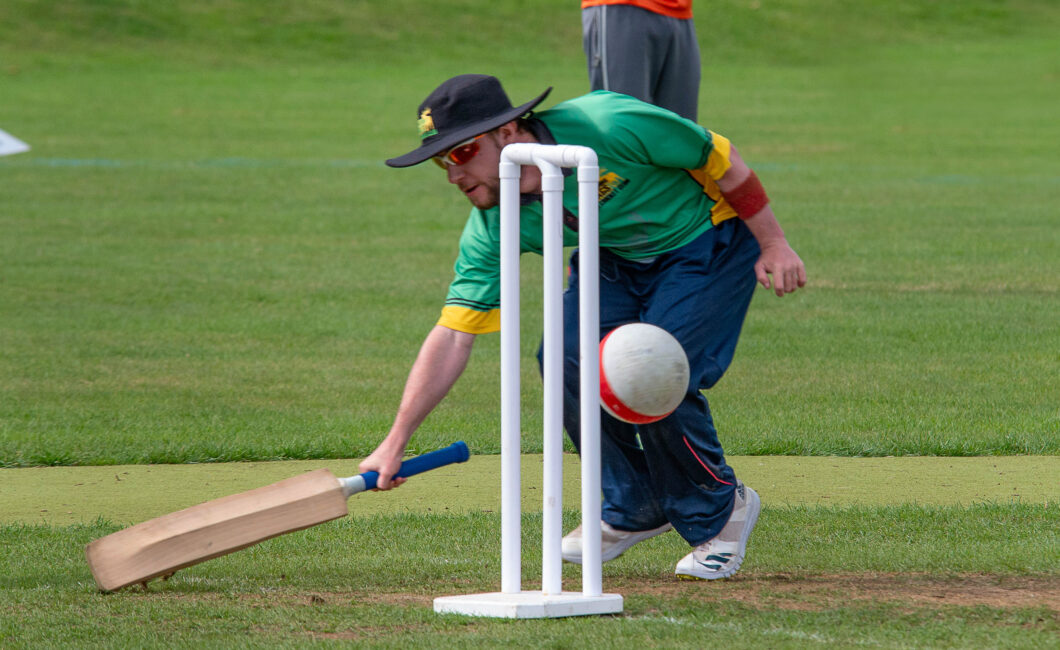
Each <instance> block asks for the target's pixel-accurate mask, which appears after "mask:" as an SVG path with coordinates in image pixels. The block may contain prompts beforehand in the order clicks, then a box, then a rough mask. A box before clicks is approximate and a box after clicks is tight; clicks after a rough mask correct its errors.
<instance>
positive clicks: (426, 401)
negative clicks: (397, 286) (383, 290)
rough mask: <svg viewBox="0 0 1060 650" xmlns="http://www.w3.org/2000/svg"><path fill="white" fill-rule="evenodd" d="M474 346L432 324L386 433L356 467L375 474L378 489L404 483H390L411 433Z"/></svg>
mask: <svg viewBox="0 0 1060 650" xmlns="http://www.w3.org/2000/svg"><path fill="white" fill-rule="evenodd" d="M474 343H475V335H474V334H468V333H467V332H458V331H457V330H454V329H450V328H448V327H445V326H442V325H435V327H434V329H432V330H431V332H430V333H429V334H428V335H427V338H426V340H424V342H423V346H422V347H421V348H420V352H419V355H418V356H417V357H416V361H415V363H413V364H412V370H411V371H409V377H408V380H407V381H406V382H405V392H404V393H403V394H402V396H401V405H400V406H399V407H398V412H397V416H396V417H395V418H394V424H393V426H391V427H390V433H388V434H387V436H386V438H385V439H384V440H383V442H381V443H379V446H378V447H376V449H375V451H373V452H372V454H371V455H370V456H368V457H367V458H365V459H364V460H363V461H361V464H360V471H361V472H369V471H375V472H379V480H378V482H377V483H376V486H377V487H378V488H379V489H381V490H389V489H390V488H391V487H395V486H398V485H401V484H402V483H404V482H405V479H403V478H398V479H395V480H394V481H391V477H392V476H393V475H394V474H395V473H396V472H397V471H398V469H400V467H401V458H402V456H403V455H404V453H405V447H406V446H408V442H409V439H410V438H411V437H412V434H413V432H415V431H416V429H417V428H418V427H419V426H420V424H421V423H422V422H423V420H424V419H425V418H426V417H427V415H428V414H430V412H431V411H433V410H434V407H436V406H438V404H439V403H440V402H441V401H442V399H443V398H444V397H445V396H446V395H447V394H448V393H449V390H450V389H451V388H452V387H453V385H454V384H455V383H456V380H457V379H459V378H460V375H461V374H462V373H463V372H464V368H466V367H467V361H468V359H469V358H470V356H471V347H472V345H473V344H474Z"/></svg>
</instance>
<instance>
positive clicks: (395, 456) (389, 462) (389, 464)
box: [358, 445, 407, 490]
mask: <svg viewBox="0 0 1060 650" xmlns="http://www.w3.org/2000/svg"><path fill="white" fill-rule="evenodd" d="M401 455H402V451H398V452H394V451H392V450H389V449H384V447H383V445H380V446H379V447H377V448H376V450H375V451H373V452H372V454H371V455H370V456H368V458H365V459H364V460H362V461H361V464H360V465H359V466H358V469H359V470H360V471H361V473H364V472H378V473H379V478H378V479H377V480H376V483H375V489H376V490H389V489H391V488H396V487H398V486H399V485H401V484H402V483H404V482H405V481H406V480H407V479H405V478H404V477H402V476H399V477H397V478H394V474H397V473H398V470H400V469H401Z"/></svg>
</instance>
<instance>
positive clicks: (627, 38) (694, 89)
mask: <svg viewBox="0 0 1060 650" xmlns="http://www.w3.org/2000/svg"><path fill="white" fill-rule="evenodd" d="M582 44H583V46H584V48H585V58H586V61H587V62H588V65H589V84H590V86H591V88H592V90H610V91H613V92H616V93H622V94H624V95H630V96H633V97H636V98H637V99H640V100H641V101H645V102H648V103H649V104H655V105H656V106H660V107H662V108H666V109H669V110H671V111H673V112H675V113H677V114H678V115H680V116H681V117H686V118H688V119H690V120H692V121H693V122H695V121H697V117H698V107H699V82H700V62H699V43H698V42H697V41H696V27H695V25H694V24H693V22H692V0H582Z"/></svg>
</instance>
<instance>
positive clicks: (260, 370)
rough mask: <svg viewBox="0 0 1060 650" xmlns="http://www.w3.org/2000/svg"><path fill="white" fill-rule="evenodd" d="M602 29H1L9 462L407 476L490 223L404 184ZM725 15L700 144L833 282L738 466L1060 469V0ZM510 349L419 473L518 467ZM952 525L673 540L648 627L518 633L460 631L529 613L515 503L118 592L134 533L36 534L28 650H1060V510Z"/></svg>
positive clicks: (366, 21)
mask: <svg viewBox="0 0 1060 650" xmlns="http://www.w3.org/2000/svg"><path fill="white" fill-rule="evenodd" d="M579 21H580V19H579V15H578V8H577V3H574V2H570V1H568V0H536V1H535V2H528V1H525V0H494V1H492V2H485V1H484V0H450V1H447V2H445V3H440V4H432V3H422V2H416V1H414V0H389V1H388V2H385V3H384V2H368V1H353V0H351V1H348V2H332V1H328V0H306V1H304V2H299V3H297V4H293V3H284V2H279V1H278V0H265V1H259V2H252V1H251V0H212V1H207V0H188V1H186V2H181V3H157V2H147V1H145V0H95V1H92V0H57V1H52V2H48V1H44V0H7V1H5V2H4V3H0V129H3V130H5V131H8V132H10V133H12V134H14V135H16V136H17V137H19V138H21V139H23V140H25V141H27V142H28V143H29V144H30V145H31V146H32V147H33V149H32V151H31V152H29V153H25V154H20V155H17V156H11V157H4V158H0V261H2V263H0V467H3V468H6V469H0V472H17V471H23V470H22V469H16V468H28V467H38V466H72V465H86V466H102V465H115V464H150V463H216V462H219V461H264V460H288V459H350V458H356V457H360V456H363V455H365V454H367V453H368V452H370V451H371V450H372V449H373V448H374V445H375V444H376V442H377V441H378V440H379V439H380V438H381V436H382V435H383V434H384V433H385V431H386V429H387V428H388V427H389V424H390V418H391V417H392V415H393V410H394V408H395V407H396V404H397V401H398V398H399V396H400V391H401V388H402V385H403V382H404V379H405V376H406V372H407V369H408V366H409V364H410V363H411V361H412V359H413V358H414V356H415V353H416V351H417V349H418V346H419V343H420V342H421V340H422V337H423V336H424V334H425V333H426V332H427V331H428V329H429V328H430V326H431V325H432V324H433V322H434V320H435V318H436V317H437V313H438V310H439V308H440V304H441V299H442V297H443V296H444V292H445V289H446V286H447V284H448V281H449V274H450V269H451V265H452V261H453V258H454V255H455V244H456V238H457V236H458V234H459V232H460V230H461V228H462V226H463V221H464V217H465V214H466V210H467V207H466V205H465V203H464V201H463V199H462V198H461V197H459V196H457V195H456V193H455V192H454V191H452V190H451V189H450V188H449V187H447V186H446V184H445V183H444V181H443V180H442V179H441V178H440V177H439V175H438V173H437V170H434V169H428V168H426V167H424V168H414V169H410V170H404V171H395V170H391V169H388V168H386V167H385V166H384V165H383V164H382V160H383V159H384V158H386V157H389V156H393V155H396V154H399V153H403V152H404V151H406V150H408V149H410V148H412V147H413V146H414V145H415V126H414V125H415V117H416V116H415V114H414V112H415V107H416V106H417V105H418V103H419V102H420V101H421V100H422V98H423V97H424V96H425V95H426V93H427V92H429V91H430V89H431V88H433V87H434V86H435V85H436V84H437V83H439V82H440V81H441V80H443V79H444V78H446V77H448V76H450V75H453V74H458V73H463V72H487V73H492V74H496V75H498V76H500V77H501V78H502V79H503V80H504V82H505V85H506V87H507V89H508V91H509V93H510V95H511V96H512V99H513V101H520V100H522V101H525V100H526V99H529V98H530V97H532V96H535V95H536V94H537V93H539V92H541V90H543V88H545V87H547V86H554V87H555V90H554V91H553V95H552V98H550V100H549V101H548V102H547V103H546V105H550V104H551V103H552V102H553V101H558V100H560V99H562V98H565V97H569V96H573V95H576V94H579V93H581V92H584V91H585V90H587V82H586V76H585V71H584V61H583V58H582V53H581V44H580V22H579ZM697 25H698V27H699V33H700V34H699V35H700V39H701V45H702V51H703V59H704V84H703V89H702V93H701V101H700V106H701V109H700V110H701V115H700V121H701V122H703V123H704V124H707V125H708V126H710V127H711V128H712V129H714V130H716V131H718V132H721V133H723V134H725V135H727V136H729V137H730V138H731V139H732V140H733V141H734V142H735V143H736V144H737V145H738V146H739V147H740V149H741V151H742V152H743V154H744V156H745V157H746V158H747V159H748V160H749V162H750V163H751V164H752V166H753V167H755V168H756V169H757V170H758V172H759V174H760V175H761V177H762V178H763V182H764V183H765V184H766V186H767V188H768V189H769V192H770V195H771V197H772V198H773V203H774V207H775V208H776V210H777V212H778V215H779V217H780V219H781V222H782V224H783V225H784V227H785V229H786V231H787V233H788V236H789V239H790V241H791V242H792V244H793V246H794V247H795V248H796V250H798V251H799V253H800V254H801V255H802V257H803V259H804V260H805V261H806V263H807V268H808V272H809V277H810V285H809V286H808V287H807V288H806V290H804V291H802V292H799V293H796V294H794V295H793V296H789V297H786V298H784V299H782V300H778V299H776V298H775V297H773V296H772V295H771V294H769V293H768V292H765V291H761V292H760V293H759V294H758V295H757V296H756V298H755V300H754V304H753V305H752V309H751V313H750V315H749V317H748V320H747V325H746V327H745V330H744V336H743V338H742V339H741V344H740V348H739V351H738V354H737V358H736V361H735V363H734V364H733V366H732V368H731V369H730V371H729V372H728V374H727V375H726V377H725V379H724V380H723V381H722V382H721V383H720V384H719V385H718V386H716V387H715V388H713V389H712V390H711V391H710V392H709V394H708V397H709V399H710V400H711V404H712V406H713V409H714V411H715V416H716V420H717V422H718V425H719V429H720V431H721V434H722V441H723V443H724V444H725V447H726V450H727V451H728V453H729V454H733V455H739V456H746V457H753V456H763V457H765V456H776V455H786V456H804V457H805V456H815V457H824V456H844V457H852V458H854V457H874V458H879V460H880V461H881V462H883V461H885V457H888V456H925V457H932V456H933V457H956V456H979V457H984V456H1021V457H1030V456H1050V457H1055V456H1057V455H1060V401H1058V399H1057V396H1060V372H1058V371H1057V369H1058V367H1060V328H1058V326H1057V323H1060V256H1058V255H1057V251H1060V234H1058V233H1060V228H1058V226H1060V218H1058V214H1060V159H1058V157H1057V147H1056V143H1057V142H1060V122H1057V120H1056V118H1055V113H1056V109H1055V107H1056V106H1058V105H1060V63H1058V61H1057V58H1056V45H1055V44H1056V39H1055V35H1056V33H1057V30H1058V28H1060V9H1058V8H1057V7H1056V6H1055V3H1052V2H1049V1H1047V0H1008V1H1005V0H966V1H964V2H955V1H935V2H929V1H928V0H920V1H917V0H895V1H894V2H888V3H883V2H866V3H846V2H838V1H834V0H832V1H827V2H810V1H809V0H777V1H770V2H750V1H747V0H719V1H718V2H711V3H704V4H703V6H699V4H698V3H697ZM427 167H429V166H427ZM538 266H539V263H538V261H537V260H536V259H527V260H526V264H525V266H524V268H525V270H526V272H527V275H528V276H529V278H528V280H527V281H526V290H527V294H528V297H527V300H528V301H529V303H530V304H529V305H527V306H526V308H525V313H526V314H528V315H530V314H536V312H535V310H534V309H533V306H532V305H533V304H534V301H535V300H538V299H539V298H538V297H537V296H536V293H535V292H536V290H537V289H536V287H537V284H536V283H535V282H533V280H532V278H533V277H534V275H535V274H536V273H538V272H539V270H538V268H537V267H538ZM524 330H525V336H524V341H525V345H526V357H527V358H528V359H529V358H530V356H531V355H532V353H533V351H534V349H535V348H536V345H537V343H536V341H537V337H538V334H539V327H538V324H537V322H535V320H534V318H533V317H529V316H528V318H527V320H526V322H525V323H524ZM496 338H497V337H482V340H480V341H479V342H478V344H477V346H476V350H475V353H474V355H473V359H472V363H471V365H470V368H469V370H468V372H467V373H466V374H465V376H464V378H463V379H462V380H461V381H460V383H459V384H458V385H457V387H456V390H455V391H454V393H453V394H452V395H451V396H450V398H449V399H447V400H446V402H445V403H443V405H442V406H441V407H440V409H439V410H438V411H437V412H436V413H434V414H433V415H432V416H431V417H430V418H429V419H428V421H427V422H426V423H425V425H424V427H423V429H422V430H421V432H420V433H419V434H418V435H417V437H416V438H415V440H414V449H413V450H412V451H416V452H418V451H424V450H429V449H433V448H436V447H440V446H443V445H446V444H448V443H449V442H451V441H452V440H454V439H457V438H460V439H464V440H466V441H467V442H468V443H469V445H470V446H471V447H472V449H473V451H474V453H476V454H495V453H497V451H498V450H499V441H498V438H497V433H496V428H497V408H498V406H497V403H498V399H497V394H496V376H497V374H498V354H497V349H498V341H497V340H496ZM526 365H527V368H526V371H525V372H526V379H525V381H524V382H523V384H524V386H526V390H527V406H526V412H525V414H524V422H525V427H526V433H525V436H524V449H525V450H526V451H527V452H539V451H540V446H541V445H540V434H539V433H538V431H539V430H540V417H539V409H538V407H537V406H536V403H537V401H536V400H538V399H539V381H538V380H537V377H536V369H535V368H534V366H533V364H530V363H527V364H526ZM1030 460H1036V459H1030ZM1044 466H1045V467H1047V468H1050V469H1048V470H1047V471H1052V472H1055V467H1056V466H1055V464H1048V463H1047V464H1046V465H1044ZM217 469H218V471H223V466H220V465H218V466H217ZM924 472H925V475H929V474H930V470H924ZM917 479H918V477H917V476H916V475H913V476H907V475H900V476H898V475H896V476H895V477H894V478H893V480H892V481H891V483H893V484H898V485H901V484H903V483H905V484H908V488H907V491H908V492H913V493H915V491H916V490H917V489H918V487H917ZM424 480H426V479H424ZM780 480H781V482H783V477H781V478H780ZM967 480H968V481H971V482H973V483H974V482H975V481H978V480H983V477H982V476H975V475H973V476H970V477H969V478H968V479H967ZM1043 484H1044V485H1047V486H1048V485H1053V486H1060V476H1045V477H1044V479H1043ZM893 488H894V485H888V489H893ZM170 489H171V488H170ZM454 492H456V493H455V494H450V495H446V496H447V497H449V498H452V499H459V493H458V491H455V490H454ZM145 496H146V495H145ZM388 496H389V495H388ZM928 503H933V502H930V501H928V500H922V501H919V502H917V500H916V499H915V498H912V499H909V498H907V499H901V500H898V501H896V502H894V503H893V504H891V505H886V504H877V503H873V504H844V505H839V506H827V505H815V504H801V505H791V504H784V502H780V503H777V502H774V504H773V505H770V504H769V503H767V504H766V510H765V514H764V515H763V519H762V523H761V524H760V528H759V529H757V530H756V533H755V537H754V538H753V540H752V543H751V549H750V553H749V556H748V560H747V564H746V565H745V568H744V570H743V571H741V573H740V574H739V576H738V578H737V579H734V580H731V581H727V582H726V583H724V584H720V585H715V584H710V585H698V584H696V585H689V584H684V583H676V582H674V581H673V580H672V575H671V574H672V569H673V563H674V562H675V561H676V560H677V558H679V557H680V555H681V554H683V552H684V551H683V549H681V548H680V544H679V543H678V540H676V539H670V538H668V537H665V538H660V539H657V540H652V542H650V543H648V544H644V545H642V546H643V547H637V548H636V549H634V550H633V551H631V552H630V554H629V555H628V556H626V557H623V558H622V559H621V560H618V561H616V562H614V563H611V564H608V565H607V566H606V567H605V587H606V588H608V589H614V590H616V591H620V592H621V593H624V594H625V595H626V611H625V613H624V614H623V615H622V616H618V617H608V618H604V619H593V620H567V621H540V622H534V623H527V624H516V625H512V624H507V623H504V622H497V621H481V620H464V619H460V618H449V617H437V616H435V615H434V614H432V613H431V612H430V607H429V603H430V598H431V597H433V596H437V595H442V594H446V593H453V592H463V591H474V590H483V589H494V588H496V581H497V580H498V576H499V569H498V567H497V563H496V560H497V558H498V555H499V554H498V552H497V548H496V546H497V544H498V541H497V539H496V529H497V525H498V517H497V516H496V513H492V512H483V511H482V510H481V509H479V510H475V511H468V512H466V513H464V514H453V513H447V514H442V513H439V512H437V511H436V512H432V513H424V512H409V513H405V514H400V513H381V514H375V515H370V516H365V517H351V518H349V519H347V520H344V521H341V522H336V523H333V524H329V525H327V526H323V527H320V528H318V529H314V530H311V531H306V532H304V533H299V534H297V535H292V536H289V537H288V538H281V539H277V540H273V541H272V542H269V543H268V544H266V545H262V546H260V547H257V548H256V549H254V550H252V551H248V552H246V553H241V554H237V555H234V556H231V557H229V558H224V559H223V560H218V561H216V562H214V563H208V564H206V565H203V566H202V567H199V568H197V569H194V570H191V571H188V572H186V573H181V574H178V575H177V577H175V578H174V579H173V580H172V581H170V582H169V583H166V584H165V585H156V586H153V587H152V590H151V591H150V592H149V593H140V592H126V593H121V594H117V595H114V596H107V597H104V596H101V595H99V594H97V593H96V592H95V591H94V589H93V587H92V585H91V584H90V582H89V578H88V574H87V570H86V568H85V566H84V563H83V558H82V557H81V555H80V554H81V547H82V545H83V544H84V543H86V542H87V541H89V540H91V539H93V538H95V537H98V536H100V535H102V534H105V533H107V532H110V531H113V530H115V529H117V528H118V527H120V526H121V525H124V524H127V523H130V522H128V521H124V520H121V519H114V518H111V517H110V516H108V515H107V513H106V512H103V511H101V512H91V513H82V514H87V516H86V517H84V518H82V519H80V521H85V522H86V523H80V524H62V523H39V522H38V521H35V520H22V521H11V520H10V519H9V518H4V517H0V521H2V522H4V523H3V524H2V525H0V611H4V612H13V613H14V614H15V615H12V616H9V615H7V614H5V615H4V616H3V617H0V646H4V647H40V646H83V645H110V646H116V647H117V646H161V645H178V646H185V645H197V646H202V645H205V646H218V647H219V646H226V647H227V646H240V645H245V646H264V645H290V646H303V645H312V644H315V643H336V642H337V643H341V644H343V645H353V646H384V645H387V646H392V645H394V644H395V643H402V642H404V643H415V644H416V645H419V646H425V647H453V646H457V647H491V646H497V645H501V644H504V645H521V646H534V647H581V646H584V645H588V644H589V643H594V644H597V645H607V646H614V647H628V646H655V647H702V645H703V640H704V639H705V638H709V639H710V641H711V643H712V644H713V645H718V644H723V645H727V646H732V647H812V646H820V645H836V646H840V647H846V646H863V645H868V646H882V647H969V648H970V647H1036V648H1040V647H1060V551H1058V550H1057V549H1058V548H1060V540H1058V539H1057V534H1058V532H1057V531H1058V530H1060V510H1058V504H1060V488H1058V489H1054V490H1053V492H1052V493H1049V492H1048V491H1047V493H1046V495H1045V496H1044V497H1043V498H1036V499H1033V500H1025V501H1020V500H1016V499H998V500H994V501H989V500H983V501H978V502H975V503H961V504H941V505H935V504H933V505H927V504H928ZM57 507H58V505H57ZM574 514H575V513H573V512H572V513H569V516H570V517H571V521H573V518H574ZM96 515H100V516H101V518H100V519H98V520H96V519H95V517H96ZM535 523H536V520H535V519H534V517H533V516H532V515H528V518H527V525H526V529H527V530H528V531H529V532H528V540H527V543H528V545H529V547H530V548H528V550H527V554H526V557H527V561H528V562H529V566H528V568H527V575H529V576H532V575H533V573H532V571H533V559H534V557H535V554H534V552H533V545H534V544H535V543H537V544H539V541H537V540H535V539H534V538H533V535H532V534H530V533H531V532H532V531H533V528H534V525H535ZM27 549H31V550H32V552H31V553H28V554H27V553H26V550H27ZM537 556H538V557H539V554H538V555H537ZM394 567H401V568H400V570H397V571H395V570H394ZM566 570H567V571H568V572H570V573H568V574H567V576H568V578H570V579H571V580H572V584H575V583H576V576H577V572H576V571H573V570H572V568H571V567H567V569H566Z"/></svg>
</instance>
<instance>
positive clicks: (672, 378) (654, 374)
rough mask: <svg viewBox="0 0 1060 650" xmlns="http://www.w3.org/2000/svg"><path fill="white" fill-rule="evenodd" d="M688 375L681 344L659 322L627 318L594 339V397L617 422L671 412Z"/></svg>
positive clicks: (641, 421)
mask: <svg viewBox="0 0 1060 650" xmlns="http://www.w3.org/2000/svg"><path fill="white" fill-rule="evenodd" d="M688 376H689V371H688V357H687V356H685V351H684V348H682V347H681V344H680V343H678V342H677V339H675V338H674V336H673V335H672V334H670V333H669V332H667V331H666V330H664V329H662V328H661V327H657V326H655V325H649V324H647V323H630V324H628V325H622V326H621V327H617V328H615V329H614V330H612V331H611V332H610V333H609V334H608V335H607V336H605V337H604V340H602V341H600V403H601V405H602V406H603V407H604V410H605V411H607V412H608V413H610V414H611V415H613V416H614V417H616V418H618V419H619V420H622V421H623V422H629V423H631V424H647V423H649V422H657V421H658V420H661V419H663V418H664V417H666V416H667V415H670V414H671V413H673V412H674V409H676V408H677V407H678V405H680V404H681V400H683V399H684V397H685V393H686V392H687V391H688Z"/></svg>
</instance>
